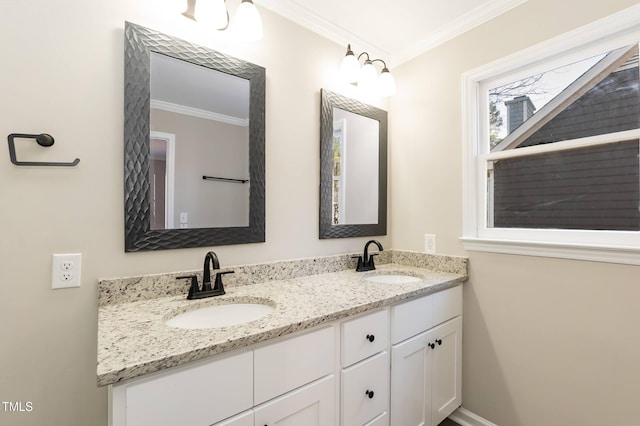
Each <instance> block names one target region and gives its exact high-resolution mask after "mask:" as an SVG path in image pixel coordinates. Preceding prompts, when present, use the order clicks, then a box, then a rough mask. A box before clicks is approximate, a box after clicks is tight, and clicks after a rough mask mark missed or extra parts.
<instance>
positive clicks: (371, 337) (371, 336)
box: [367, 334, 376, 342]
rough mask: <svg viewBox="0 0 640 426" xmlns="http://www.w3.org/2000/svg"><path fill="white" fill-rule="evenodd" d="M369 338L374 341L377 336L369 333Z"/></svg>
mask: <svg viewBox="0 0 640 426" xmlns="http://www.w3.org/2000/svg"><path fill="white" fill-rule="evenodd" d="M367 340H368V341H370V342H373V341H374V340H376V336H374V335H373V334H367Z"/></svg>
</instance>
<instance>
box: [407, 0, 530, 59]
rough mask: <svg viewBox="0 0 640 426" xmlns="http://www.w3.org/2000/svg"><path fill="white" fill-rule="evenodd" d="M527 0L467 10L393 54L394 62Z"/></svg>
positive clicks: (491, 3) (500, 1)
mask: <svg viewBox="0 0 640 426" xmlns="http://www.w3.org/2000/svg"><path fill="white" fill-rule="evenodd" d="M527 1H528V0H492V1H489V2H487V3H483V4H481V5H480V6H478V7H476V8H474V9H471V10H469V11H468V12H467V13H465V14H464V15H461V16H460V17H458V18H457V19H455V20H453V21H451V22H449V23H447V24H446V25H445V26H444V27H443V28H442V29H441V30H439V31H436V32H434V33H433V34H432V35H431V36H429V37H427V38H425V39H423V40H420V41H419V42H417V43H414V44H413V45H411V46H408V47H407V48H406V49H404V50H403V51H402V52H400V53H399V54H397V55H395V56H394V59H395V61H396V63H398V64H401V63H404V62H407V61H409V60H411V59H413V58H415V57H416V56H419V55H421V54H423V53H425V52H427V51H429V50H431V49H433V48H435V47H438V46H440V45H442V44H444V43H446V42H447V41H449V40H452V39H454V38H456V37H458V36H459V35H461V34H463V33H465V32H467V31H469V30H471V29H473V28H475V27H477V26H479V25H482V24H484V23H485V22H488V21H490V20H492V19H493V18H496V17H498V16H500V15H502V14H503V13H505V12H508V11H509V10H511V9H513V8H515V7H518V6H520V5H522V4H524V3H526V2H527Z"/></svg>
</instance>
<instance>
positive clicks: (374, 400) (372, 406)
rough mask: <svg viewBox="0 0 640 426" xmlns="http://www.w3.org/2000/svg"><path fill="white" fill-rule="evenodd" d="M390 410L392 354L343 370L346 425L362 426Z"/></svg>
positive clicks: (343, 418)
mask: <svg viewBox="0 0 640 426" xmlns="http://www.w3.org/2000/svg"><path fill="white" fill-rule="evenodd" d="M388 409H389V353H388V352H386V351H385V352H382V353H380V354H378V355H376V356H374V357H372V358H369V359H367V360H364V361H362V362H359V363H358V364H356V365H353V366H351V367H349V368H347V369H344V370H342V424H343V425H362V424H364V423H366V422H368V421H370V420H371V419H373V418H375V417H377V416H379V415H380V413H384V412H385V411H387V410H388Z"/></svg>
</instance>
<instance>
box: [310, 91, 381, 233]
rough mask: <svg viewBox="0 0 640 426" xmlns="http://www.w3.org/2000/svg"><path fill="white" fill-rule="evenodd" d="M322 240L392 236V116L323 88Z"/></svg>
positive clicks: (321, 157) (321, 142) (321, 156)
mask: <svg viewBox="0 0 640 426" xmlns="http://www.w3.org/2000/svg"><path fill="white" fill-rule="evenodd" d="M320 123H321V126H320V238H347V237H359V236H372V235H386V233H387V112H386V111H384V110H381V109H379V108H376V107H373V106H370V105H367V104H364V103H361V102H359V101H356V100H354V99H350V98H347V97H345V96H342V95H339V94H337V93H333V92H330V91H328V90H325V89H323V90H322V91H321V118H320Z"/></svg>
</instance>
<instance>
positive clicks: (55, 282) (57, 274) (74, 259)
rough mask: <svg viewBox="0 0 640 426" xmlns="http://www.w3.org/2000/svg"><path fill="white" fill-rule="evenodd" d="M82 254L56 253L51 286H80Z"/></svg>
mask: <svg viewBox="0 0 640 426" xmlns="http://www.w3.org/2000/svg"><path fill="white" fill-rule="evenodd" d="M81 266H82V254H81V253H69V254H54V255H53V261H52V262H51V288H52V289H57V288H69V287H80V282H81V280H80V278H81V275H80V272H81V270H82V268H81Z"/></svg>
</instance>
